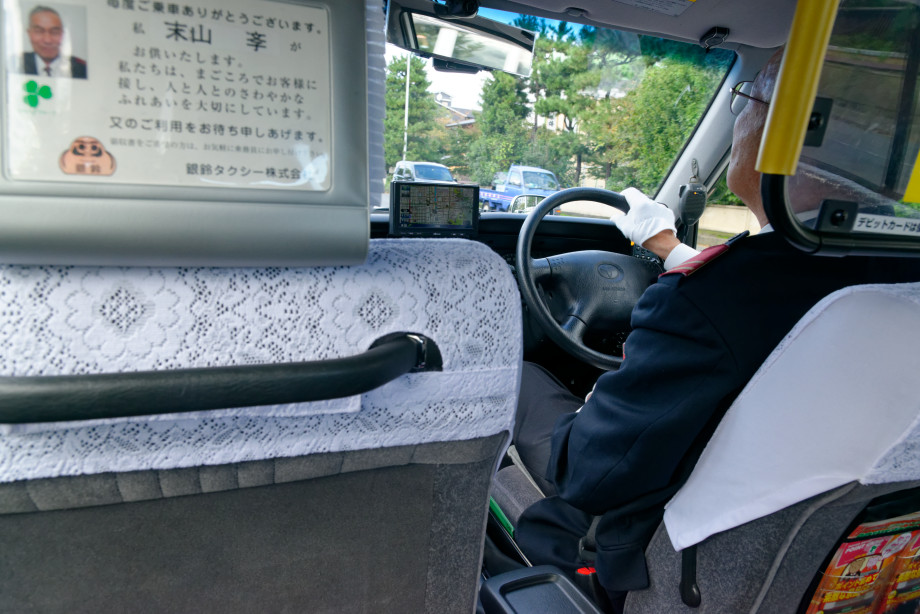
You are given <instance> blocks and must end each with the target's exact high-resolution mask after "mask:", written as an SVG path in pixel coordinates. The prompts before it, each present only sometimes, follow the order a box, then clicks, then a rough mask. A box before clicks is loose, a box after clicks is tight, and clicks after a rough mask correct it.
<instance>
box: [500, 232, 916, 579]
mask: <svg viewBox="0 0 920 614" xmlns="http://www.w3.org/2000/svg"><path fill="white" fill-rule="evenodd" d="M704 254H705V252H704ZM904 281H920V259H896V258H868V257H852V256H851V257H845V258H839V257H825V256H811V255H808V254H805V253H803V252H801V251H798V250H797V249H795V248H793V247H791V246H789V245H787V244H786V243H785V242H784V240H783V239H782V238H781V237H779V236H777V235H776V233H762V234H759V235H756V236H750V237H746V238H741V239H738V240H736V241H733V242H732V244H731V245H730V246H729V248H728V250H727V251H725V252H724V253H722V254H721V255H719V256H718V257H716V258H715V259H712V260H711V261H709V262H706V263H705V264H704V265H702V266H700V267H699V268H698V269H696V270H695V271H693V272H692V273H691V274H689V275H683V274H679V273H667V274H665V275H663V276H662V277H660V278H659V280H658V282H657V283H655V284H653V285H652V286H651V287H649V288H648V290H646V292H645V293H644V294H643V295H642V297H641V298H640V300H639V302H638V303H637V305H636V307H635V309H634V311H633V313H632V327H633V331H632V332H631V333H630V335H629V337H628V339H627V341H626V345H625V360H624V361H623V365H622V367H621V368H620V369H619V370H618V371H610V372H608V373H605V374H604V375H602V376H601V377H600V379H598V381H597V385H596V387H595V390H594V394H593V395H592V396H591V398H590V400H589V401H588V402H587V403H585V405H584V407H583V408H582V409H581V411H580V412H578V413H571V414H567V415H565V416H563V417H561V418H560V419H559V420H558V421H557V423H556V427H555V431H554V434H553V442H552V455H551V458H550V466H549V470H548V474H547V475H549V476H551V477H552V478H553V479H554V481H555V485H556V489H557V492H558V495H559V496H558V497H550V498H547V499H544V500H543V501H541V502H539V503H537V504H535V505H533V506H531V508H529V509H528V510H526V511H525V513H524V516H523V517H522V519H521V521H520V523H519V526H518V527H517V529H516V532H515V537H516V539H517V540H518V541H519V543H521V544H522V547H523V548H524V551H525V552H528V551H529V550H530V551H541V552H544V553H547V554H546V555H545V556H541V557H540V558H541V559H542V560H543V561H546V562H555V563H556V564H558V565H561V566H563V568H568V569H569V570H570V571H571V570H573V569H574V568H575V567H577V566H578V550H577V543H578V538H579V537H581V536H583V535H584V534H585V532H586V531H587V528H588V525H589V524H590V521H591V516H590V515H592V514H593V515H603V518H602V520H601V522H600V524H599V526H598V528H597V556H596V564H595V566H596V568H597V573H598V578H599V579H600V581H601V584H602V585H603V586H604V587H605V588H606V589H607V590H608V591H623V590H632V589H638V588H644V587H645V586H647V584H648V576H647V571H646V567H645V559H644V555H643V551H644V548H645V545H646V544H647V542H648V540H649V539H651V535H652V533H653V532H654V529H655V528H656V527H657V525H658V523H659V520H660V517H661V514H662V511H663V506H664V504H665V503H666V502H667V501H668V499H669V498H670V497H671V496H672V495H673V493H674V492H676V490H677V488H678V487H679V486H680V484H681V483H683V481H684V480H686V477H687V475H688V474H689V471H690V470H691V469H692V466H693V463H694V462H695V461H696V458H698V456H699V453H700V452H701V451H702V448H703V447H704V445H705V442H706V441H707V440H708V438H709V436H710V435H711V433H712V431H713V430H714V428H715V426H716V424H717V423H718V420H719V418H721V415H722V413H724V411H725V410H726V409H727V408H728V406H729V405H730V404H731V401H732V400H734V398H735V396H737V394H738V393H739V392H740V391H741V389H742V388H743V387H744V385H745V384H746V383H747V381H748V380H749V379H750V378H751V377H752V376H753V374H754V372H755V371H756V370H757V368H758V367H759V366H760V364H761V363H763V361H764V360H765V359H766V358H767V356H768V355H769V354H770V352H771V351H772V350H773V349H774V348H775V347H776V346H777V344H778V343H779V342H780V341H781V340H782V338H783V337H784V336H785V335H786V333H787V332H789V330H790V329H791V328H792V327H793V325H794V324H795V323H796V322H797V321H798V320H799V319H800V318H801V317H802V316H803V315H804V314H805V312H807V311H808V309H809V308H811V307H812V306H813V305H814V304H815V303H817V302H818V301H819V300H820V299H821V298H823V297H824V296H826V295H828V294H830V293H831V292H833V291H835V290H838V289H840V288H842V287H844V286H849V285H855V284H865V283H890V282H904ZM866 317H867V318H872V317H884V316H883V315H880V314H866ZM852 351H853V356H854V359H858V356H859V352H860V348H858V347H854V348H852ZM535 549H536V550H535Z"/></svg>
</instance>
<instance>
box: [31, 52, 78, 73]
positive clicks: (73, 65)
mask: <svg viewBox="0 0 920 614" xmlns="http://www.w3.org/2000/svg"><path fill="white" fill-rule="evenodd" d="M68 61H69V62H70V76H71V77H72V78H73V79H86V76H87V69H86V62H85V61H83V60H81V59H80V58H78V57H76V56H71V57H70V58H68ZM38 64H39V60H38V57H37V54H36V53H35V52H34V51H33V52H30V53H24V54H22V71H23V72H24V73H25V74H27V75H37V74H39V72H38Z"/></svg>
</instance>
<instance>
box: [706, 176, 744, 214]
mask: <svg viewBox="0 0 920 614" xmlns="http://www.w3.org/2000/svg"><path fill="white" fill-rule="evenodd" d="M708 200H709V203H711V204H713V205H737V206H739V207H743V206H744V203H743V202H741V199H740V198H738V197H737V196H735V195H734V194H733V193H732V191H731V190H729V189H728V184H727V183H726V182H725V173H722V176H721V177H719V180H718V181H717V182H716V184H715V185H714V186H713V187H712V190H711V191H710V193H709V198H708Z"/></svg>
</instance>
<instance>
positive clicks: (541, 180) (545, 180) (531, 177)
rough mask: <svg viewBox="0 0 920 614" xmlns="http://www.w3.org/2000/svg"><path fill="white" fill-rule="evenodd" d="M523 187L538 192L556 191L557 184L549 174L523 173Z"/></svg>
mask: <svg viewBox="0 0 920 614" xmlns="http://www.w3.org/2000/svg"><path fill="white" fill-rule="evenodd" d="M524 187H525V188H532V189H533V188H536V189H539V190H558V189H559V184H558V183H557V182H556V180H555V179H554V178H553V176H552V175H550V174H549V173H535V172H533V171H524Z"/></svg>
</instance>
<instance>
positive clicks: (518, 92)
mask: <svg viewBox="0 0 920 614" xmlns="http://www.w3.org/2000/svg"><path fill="white" fill-rule="evenodd" d="M527 114H528V108H527V94H526V93H525V92H524V87H523V84H522V83H521V80H520V79H518V78H517V77H514V76H512V75H509V74H507V73H503V72H494V73H492V78H491V79H490V80H489V81H487V82H486V83H485V85H484V86H483V88H482V113H480V114H479V116H478V117H477V118H476V123H477V125H478V127H479V134H478V136H476V137H475V138H474V139H473V140H472V143H470V145H469V156H468V158H467V159H468V161H469V173H470V175H471V176H472V178H473V181H475V182H477V183H479V184H480V185H490V184H491V183H492V176H493V175H494V174H495V173H497V172H500V171H506V170H508V167H509V166H510V165H511V164H514V163H518V162H519V161H520V158H521V154H522V153H523V149H524V144H525V143H526V140H527V129H526V127H525V125H524V121H525V120H526V118H527Z"/></svg>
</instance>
